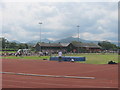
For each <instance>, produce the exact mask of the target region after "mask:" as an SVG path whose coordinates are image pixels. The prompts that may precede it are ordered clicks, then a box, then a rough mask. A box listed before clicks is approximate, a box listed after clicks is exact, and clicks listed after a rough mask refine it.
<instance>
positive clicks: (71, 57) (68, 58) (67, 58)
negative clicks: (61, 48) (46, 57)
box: [50, 56, 86, 61]
mask: <svg viewBox="0 0 120 90" xmlns="http://www.w3.org/2000/svg"><path fill="white" fill-rule="evenodd" d="M72 59H74V61H86V58H85V57H74V56H63V57H62V61H71V60H72ZM58 60H59V57H54V56H52V57H50V61H58Z"/></svg>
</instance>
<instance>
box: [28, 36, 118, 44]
mask: <svg viewBox="0 0 120 90" xmlns="http://www.w3.org/2000/svg"><path fill="white" fill-rule="evenodd" d="M72 41H78V38H74V37H67V38H64V39H60V40H56V41H52V40H49V39H42V40H41V42H45V43H49V42H51V43H59V42H60V43H70V42H72ZM79 41H80V42H83V43H95V44H98V42H100V41H90V40H84V39H81V38H80V39H79ZM37 42H39V40H32V41H29V42H27V43H28V44H30V45H35V44H36V43H37ZM111 43H113V44H116V45H118V43H117V42H111Z"/></svg>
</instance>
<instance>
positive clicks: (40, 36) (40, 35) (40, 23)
mask: <svg viewBox="0 0 120 90" xmlns="http://www.w3.org/2000/svg"><path fill="white" fill-rule="evenodd" d="M39 24H40V43H41V25H42V22H39ZM40 51H42V50H41V46H40Z"/></svg>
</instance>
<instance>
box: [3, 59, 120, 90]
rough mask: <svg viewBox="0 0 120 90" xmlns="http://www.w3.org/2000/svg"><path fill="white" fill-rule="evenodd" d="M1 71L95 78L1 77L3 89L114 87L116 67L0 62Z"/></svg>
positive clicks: (12, 60) (47, 62)
mask: <svg viewBox="0 0 120 90" xmlns="http://www.w3.org/2000/svg"><path fill="white" fill-rule="evenodd" d="M2 72H15V73H29V74H42V75H64V76H81V77H95V78H96V79H74V78H53V77H37V76H23V75H10V74H2V75H3V76H2V88H117V87H118V65H94V64H80V63H71V62H57V61H44V60H22V59H21V60H20V59H17V60H16V59H2Z"/></svg>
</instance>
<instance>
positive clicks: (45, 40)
mask: <svg viewBox="0 0 120 90" xmlns="http://www.w3.org/2000/svg"><path fill="white" fill-rule="evenodd" d="M38 42H40V40H32V41H29V42H27V43H28V44H30V45H34V44H36V43H38ZM41 42H45V43H49V42H53V41H52V40H49V39H42V40H41Z"/></svg>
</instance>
